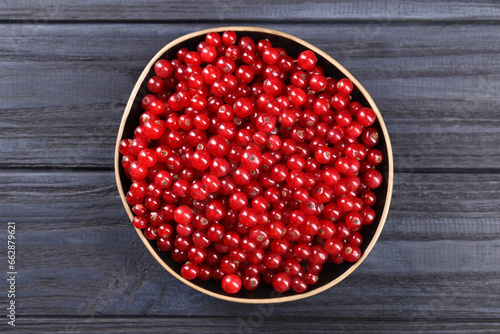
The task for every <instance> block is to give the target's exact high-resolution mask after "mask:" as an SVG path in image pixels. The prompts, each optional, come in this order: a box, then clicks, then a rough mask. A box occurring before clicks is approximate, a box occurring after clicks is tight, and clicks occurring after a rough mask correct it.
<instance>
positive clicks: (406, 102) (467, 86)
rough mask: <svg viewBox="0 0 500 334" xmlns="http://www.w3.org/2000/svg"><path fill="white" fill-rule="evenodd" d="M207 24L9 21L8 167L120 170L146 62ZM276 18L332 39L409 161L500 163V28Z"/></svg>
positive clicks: (2, 122)
mask: <svg viewBox="0 0 500 334" xmlns="http://www.w3.org/2000/svg"><path fill="white" fill-rule="evenodd" d="M207 26H210V25H161V26H159V25H142V24H140V25H122V24H117V25H102V24H89V25H79V26H74V25H66V24H57V25H50V24H48V25H40V26H31V25H17V24H10V25H9V24H7V25H5V24H4V25H0V29H1V30H2V32H3V34H2V36H0V55H1V56H2V58H1V61H0V68H2V76H1V77H0V90H1V91H2V92H3V93H4V94H3V95H2V96H1V97H0V112H1V114H2V118H1V119H0V154H1V156H2V160H1V161H0V167H3V168H5V167H14V166H16V167H23V166H31V167H50V168H53V167H55V166H57V167H61V166H65V167H89V168H111V166H112V159H113V151H114V142H115V134H116V132H117V129H118V125H119V122H120V118H121V113H122V111H123V109H124V105H125V103H126V101H127V99H128V95H129V94H130V91H131V89H132V87H133V86H134V84H135V80H136V78H137V77H138V75H139V73H140V72H141V70H142V68H143V66H145V64H146V63H147V61H148V60H149V59H150V57H152V56H153V55H154V54H155V53H156V52H157V50H158V49H160V48H161V47H162V46H163V45H165V44H166V43H167V42H169V41H170V40H172V39H174V38H176V37H179V36H181V35H183V34H184V33H187V32H191V31H195V30H198V29H202V28H206V27H207ZM269 27H271V28H275V29H278V30H284V31H287V32H289V33H291V34H295V35H297V36H299V37H302V38H304V39H305V40H308V41H310V42H311V43H313V44H315V45H316V46H318V47H320V48H322V49H324V50H325V51H326V52H327V53H329V54H331V55H333V56H334V57H335V58H337V59H338V60H339V61H340V62H341V63H342V64H344V65H345V66H346V67H347V68H348V69H350V70H351V72H352V73H353V74H354V75H355V76H356V77H357V78H358V79H359V80H360V81H361V82H362V83H363V84H364V85H365V87H366V88H367V89H368V91H369V92H371V95H372V97H373V98H374V100H375V101H376V103H377V104H378V106H379V108H380V110H381V111H382V113H383V115H384V119H385V121H386V124H387V126H388V129H389V132H390V135H391V138H392V143H393V146H394V154H395V166H396V168H397V169H399V170H422V169H448V168H458V169H467V168H469V169H473V170H475V169H477V168H480V169H497V168H498V161H497V158H496V157H497V156H498V154H499V153H500V151H499V150H500V149H499V147H498V145H496V143H497V142H498V141H500V130H499V129H500V119H499V118H498V117H497V106H498V103H499V102H500V97H499V96H498V94H497V93H496V92H497V91H499V90H500V61H499V58H498V57H497V56H496V55H498V54H499V53H500V46H499V44H498V43H496V41H498V39H499V38H500V30H499V29H497V27H496V26H493V25H460V26H443V25H408V24H382V25H378V26H375V27H372V28H373V29H368V28H369V27H370V26H369V25H363V24H353V25H351V24H349V25H348V24H328V25H320V26H318V25H307V24H305V25H293V26H291V25H283V24H276V25H269ZM318 27H321V31H322V33H321V34H319V33H318V30H317V29H318ZM366 29H368V30H366ZM346 41H351V42H352V43H350V44H349V43H346ZM478 134H481V135H478Z"/></svg>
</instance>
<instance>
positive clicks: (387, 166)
mask: <svg viewBox="0 0 500 334" xmlns="http://www.w3.org/2000/svg"><path fill="white" fill-rule="evenodd" d="M227 30H232V31H234V32H236V33H237V35H238V37H241V36H244V35H246V36H250V37H251V38H253V39H254V40H255V41H257V40H260V39H269V40H270V41H271V42H272V43H273V46H275V47H281V48H283V49H285V50H286V51H287V52H288V54H289V55H290V56H292V57H294V58H295V57H297V56H298V55H299V53H300V52H302V51H304V50H306V49H309V50H312V51H313V52H314V53H315V54H316V57H317V64H318V65H320V66H322V67H323V69H324V70H325V75H326V76H332V77H335V78H342V77H346V78H349V79H350V80H351V81H352V82H353V84H354V90H353V92H352V94H351V96H352V99H353V101H358V102H360V103H361V104H362V105H363V106H364V107H369V108H372V109H373V110H374V111H375V113H376V116H377V120H376V122H375V124H374V125H373V127H375V128H376V129H377V130H378V132H379V136H380V137H379V144H378V146H377V148H378V149H380V150H381V151H382V152H383V154H384V157H385V158H384V161H383V163H382V164H380V165H379V166H377V169H378V170H379V171H380V172H381V173H382V175H383V176H384V181H383V183H382V185H381V186H380V187H379V188H377V189H375V193H376V195H377V203H376V205H375V206H374V207H373V208H374V209H375V211H376V213H377V218H376V220H375V222H374V223H372V224H371V225H367V226H364V227H363V229H362V235H363V239H364V242H363V244H362V246H361V250H362V252H363V253H362V255H361V257H360V258H359V260H358V261H357V262H354V263H348V262H344V263H342V264H341V265H334V264H332V263H325V264H324V266H323V271H322V272H321V274H320V275H319V281H318V283H317V284H316V285H314V286H309V288H308V290H306V291H305V292H303V293H300V294H299V293H295V292H293V291H292V290H289V291H287V292H285V293H277V292H276V291H274V290H273V289H272V287H271V286H268V285H265V284H261V286H260V287H259V288H258V289H257V290H255V291H247V290H245V289H244V288H242V289H241V291H239V292H238V293H236V294H232V295H231V294H227V293H226V292H224V291H223V290H222V288H221V285H220V283H218V282H216V281H215V280H213V279H211V280H209V281H202V280H199V279H195V280H186V279H185V278H183V277H182V275H181V264H178V263H176V262H174V261H173V260H172V259H171V258H170V255H169V254H168V253H164V252H161V251H159V250H158V248H157V246H156V243H155V242H154V241H150V240H148V239H146V238H145V237H144V235H143V232H142V231H141V230H139V229H136V232H137V234H138V235H139V238H140V239H141V240H142V242H143V243H144V245H145V246H146V248H147V249H148V251H149V252H150V253H151V255H152V256H153V257H154V258H155V259H156V260H157V261H158V263H159V264H160V265H161V266H162V267H163V268H165V269H166V270H167V271H168V272H169V273H170V274H171V275H172V276H174V277H175V278H177V279H178V280H180V281H181V282H183V283H184V284H186V285H188V286H190V287H192V288H194V289H196V290H198V291H200V292H202V293H204V294H207V295H209V296H212V297H215V298H219V299H223V300H226V301H231V302H238V303H253V304H259V303H278V302H286V301H293V300H298V299H302V298H306V297H310V296H313V295H316V294H318V293H320V292H322V291H325V290H327V289H329V288H331V287H333V286H334V285H336V284H338V283H339V282H341V281H342V280H343V279H345V278H346V277H347V276H349V275H350V274H351V273H352V272H353V271H354V270H355V269H356V268H358V267H359V266H360V265H361V263H362V262H363V261H364V260H365V259H366V257H367V256H368V255H369V254H370V251H371V250H372V249H373V247H374V245H375V243H376V242H377V239H378V238H379V236H380V234H381V232H382V229H383V227H384V223H385V221H386V218H387V215H388V211H389V206H390V201H391V196H392V186H393V174H394V171H393V157H392V148H391V143H390V140H389V134H388V132H387V128H386V126H385V123H384V120H383V118H382V115H381V113H380V111H379V110H378V108H377V106H376V105H375V102H374V101H373V99H372V98H371V96H370V95H369V94H368V92H367V91H366V89H365V88H364V87H363V86H362V85H361V84H360V83H359V81H358V80H356V78H354V76H353V75H352V74H351V73H349V72H348V71H347V70H346V69H345V68H344V67H343V66H342V65H340V64H339V63H338V62H337V61H336V60H334V59H333V58H332V57H330V56H329V55H328V54H326V53H325V52H323V51H322V50H320V49H318V48H317V47H315V46H313V45H311V44H309V43H308V42H306V41H303V40H301V39H299V38H297V37H295V36H292V35H289V34H286V33H283V32H280V31H276V30H271V29H265V28H256V27H240V26H234V27H220V28H212V29H207V30H202V31H197V32H193V33H190V34H187V35H185V36H182V37H179V38H177V39H176V40H174V41H172V42H170V43H169V44H167V45H166V46H165V47H163V48H162V49H161V50H160V51H159V52H158V53H157V54H156V55H155V56H154V57H153V58H152V59H151V61H150V62H149V63H148V64H147V66H146V67H145V69H144V70H143V72H142V73H141V75H140V77H139V79H138V80H137V83H136V85H135V87H134V88H133V90H132V93H131V95H130V98H129V100H128V103H127V105H126V108H125V111H124V113H123V118H122V121H121V124H120V127H119V131H118V136H117V142H116V149H115V161H114V167H115V177H116V183H117V187H118V192H119V194H120V197H121V200H122V202H123V205H124V207H125V210H126V212H127V214H128V216H129V218H130V220H132V219H133V217H134V214H133V212H132V210H131V207H130V205H129V204H128V203H127V201H126V197H125V194H126V192H127V190H128V188H129V187H130V185H131V181H130V180H129V179H128V178H126V177H125V175H124V171H123V168H122V166H121V163H120V161H121V157H120V153H119V143H120V141H121V140H122V139H124V138H132V136H133V131H134V129H135V127H136V126H137V125H138V124H139V115H140V114H141V113H142V109H141V99H142V97H143V96H144V95H145V94H146V93H147V89H146V83H147V80H148V78H149V77H150V76H151V75H154V72H153V66H154V64H155V62H156V61H157V60H158V59H161V58H164V59H174V58H175V57H176V52H177V50H178V49H179V48H182V47H186V48H188V49H190V50H195V49H196V46H197V45H198V43H199V42H201V41H202V40H204V37H205V35H206V34H207V33H208V32H211V31H215V32H219V33H222V32H224V31H227ZM131 226H132V225H131Z"/></svg>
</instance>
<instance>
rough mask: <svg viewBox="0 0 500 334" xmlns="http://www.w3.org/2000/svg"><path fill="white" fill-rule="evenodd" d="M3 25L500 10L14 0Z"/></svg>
mask: <svg viewBox="0 0 500 334" xmlns="http://www.w3.org/2000/svg"><path fill="white" fill-rule="evenodd" d="M0 9H1V10H0V13H1V15H0V19H1V20H3V21H13V20H16V21H22V22H26V23H33V24H41V23H47V22H52V21H58V20H63V21H68V20H70V21H89V20H106V21H131V22H136V21H162V22H163V21H166V22H172V21H174V22H178V21H194V22H196V21H208V20H217V21H219V20H235V21H241V20H251V21H255V22H268V21H269V20H272V21H293V22H301V21H313V22H317V21H323V22H325V21H326V22H337V21H338V20H347V21H349V22H352V21H367V20H371V21H374V20H380V21H387V20H416V21H436V22H443V21H484V20H487V21H497V22H498V18H499V14H500V7H499V5H498V4H497V3H493V2H488V1H480V0H475V1H464V0H456V1H433V2H426V1H421V0H412V1H400V0H393V1H389V0H383V1H378V2H377V3H376V4H375V3H373V2H371V1H367V0H362V1H348V0H342V1H335V2H330V1H327V0H314V1H309V2H301V1H297V0H294V1H286V2H269V1H252V2H246V1H242V0H236V1H229V0H217V1H211V2H208V3H206V2H203V3H201V2H200V1H195V0H188V1H178V0H175V1H168V2H167V3H166V2H163V1H157V0H148V1H143V2H141V4H138V3H137V2H134V1H132V0H122V1H120V3H119V5H117V3H116V1H110V0H105V1H96V0H85V1H79V2H77V3H65V4H61V3H60V2H57V1H53V0H37V1H31V2H30V5H29V6H26V5H25V4H24V3H22V2H19V1H14V0H9V1H4V2H2V4H1V7H0Z"/></svg>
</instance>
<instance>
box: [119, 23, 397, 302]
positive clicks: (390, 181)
mask: <svg viewBox="0 0 500 334" xmlns="http://www.w3.org/2000/svg"><path fill="white" fill-rule="evenodd" d="M227 30H232V31H235V32H260V33H266V34H270V35H275V36H278V37H283V38H286V39H289V40H292V41H293V42H296V43H298V44H301V45H302V46H304V47H305V48H307V49H309V50H312V51H314V52H315V53H316V54H319V55H321V56H322V57H323V58H324V59H325V60H326V61H328V62H329V63H331V64H332V65H334V66H335V67H336V68H337V69H338V70H339V71H340V72H342V73H343V74H344V75H345V77H347V78H349V79H350V80H351V81H352V83H353V84H354V85H355V86H356V88H357V89H358V90H359V91H360V93H361V94H362V95H363V97H364V98H365V99H366V101H367V102H368V104H369V105H370V107H371V108H372V109H373V111H374V112H375V114H376V116H377V120H378V122H379V125H380V128H381V130H382V133H383V136H384V139H385V143H386V150H387V156H386V157H385V158H386V159H387V164H388V166H387V167H388V179H387V194H386V198H385V203H384V208H383V210H382V215H381V216H380V222H379V225H378V227H377V229H376V231H375V233H374V235H373V238H372V240H371V241H370V243H369V244H368V245H367V247H366V250H365V251H364V252H363V254H362V255H361V257H360V258H359V259H358V261H356V262H355V263H354V264H353V265H352V266H351V267H350V268H349V269H348V270H347V271H345V272H344V273H343V274H342V275H340V276H339V277H337V278H336V279H334V280H332V281H331V282H329V283H327V284H325V285H324V286H321V287H319V288H316V289H313V290H311V291H308V292H304V293H299V294H294V295H291V296H282V297H280V296H275V297H272V296H270V297H269V298H262V299H255V298H241V297H234V296H230V295H223V294H219V293H216V292H213V291H210V290H207V289H205V288H203V287H200V286H198V285H196V284H194V283H192V282H191V281H189V280H187V279H185V278H184V277H182V275H180V274H178V273H177V272H176V271H175V270H173V269H172V268H171V267H169V266H168V265H167V264H166V263H165V262H164V261H163V260H162V259H161V257H160V256H159V255H158V254H157V253H156V251H155V250H154V249H153V247H152V246H151V244H150V243H149V241H148V239H146V237H145V236H144V234H143V232H142V230H140V229H138V228H135V227H134V228H135V230H136V232H137V234H138V235H139V237H140V239H141V240H142V242H143V243H144V245H145V246H146V248H147V249H148V251H149V252H150V253H151V254H152V255H153V257H154V258H155V259H156V261H158V263H159V264H160V265H161V266H162V267H163V268H164V269H165V270H167V271H168V272H169V273H170V274H171V275H172V276H174V277H175V278H177V279H178V280H180V281H181V282H183V283H184V284H186V285H188V286H190V287H191V288H193V289H195V290H197V291H199V292H202V293H204V294H207V295H209V296H211V297H214V298H218V299H222V300H225V301H230V302H237V303H244V304H269V303H282V302H288V301H294V300H299V299H303V298H307V297H311V296H314V295H316V294H319V293H321V292H323V291H325V290H328V289H330V288H331V287H333V286H334V285H336V284H338V283H339V282H341V281H342V280H344V279H345V278H346V277H347V276H349V275H350V274H351V273H352V272H353V271H354V270H356V269H357V268H358V267H359V266H360V265H361V263H362V262H363V261H364V260H365V259H366V257H367V256H368V254H369V253H370V252H371V250H372V249H373V247H374V246H375V243H376V242H377V240H378V238H379V236H380V234H381V232H382V230H383V228H384V225H385V222H386V219H387V216H388V213H389V207H390V204H391V199H392V190H393V182H394V165H393V153H392V146H391V141H390V138H389V133H388V131H387V127H386V125H385V122H384V120H383V118H382V115H381V113H380V111H379V109H378V108H377V106H376V104H375V102H374V101H373V99H372V97H371V96H370V94H369V93H368V91H367V90H366V89H365V88H364V87H363V85H361V83H360V82H359V81H358V80H357V79H356V78H355V77H354V76H353V75H352V74H351V73H350V72H349V71H348V70H347V69H346V68H345V67H344V66H342V65H341V64H340V63H339V62H337V61H336V60H335V59H333V58H332V57H331V56H330V55H328V54H327V53H325V52H324V51H322V50H321V49H319V48H317V47H316V46H314V45H312V44H310V43H309V42H306V41H304V40H302V39H300V38H298V37H296V36H293V35H290V34H287V33H284V32H281V31H278V30H274V29H268V28H261V27H252V26H226V27H216V28H209V29H204V30H199V31H195V32H192V33H188V34H186V35H183V36H181V37H178V38H176V39H175V40H173V41H171V42H170V43H168V44H167V45H165V46H164V47H163V48H161V49H160V51H158V52H157V53H156V55H155V56H154V57H153V58H152V59H151V60H150V61H149V63H148V64H147V66H146V67H145V68H144V70H143V71H142V73H141V75H140V76H139V78H138V80H137V82H136V84H135V86H134V88H133V90H132V93H131V94H130V97H129V99H128V102H127V105H126V107H125V111H124V113H123V116H122V119H121V122H120V127H119V130H118V135H117V139H116V145H115V159H114V171H115V179H116V185H117V187H118V192H119V194H120V198H121V200H122V204H123V206H124V207H125V210H126V212H127V215H128V216H129V219H130V220H131V221H132V220H133V218H134V214H133V213H132V210H131V209H130V206H129V204H128V203H127V200H126V196H125V193H124V191H123V186H122V183H121V178H120V152H119V146H120V141H121V140H122V137H123V133H124V130H125V124H126V121H127V119H128V116H129V114H130V111H131V109H132V105H133V103H134V100H135V98H136V96H137V94H138V92H139V89H140V87H141V85H142V83H143V81H144V79H145V78H146V77H147V76H148V74H149V72H150V70H151V68H152V67H153V65H154V64H155V63H156V61H157V60H158V59H160V58H161V56H162V55H163V54H164V53H165V52H166V51H167V50H169V49H171V48H174V47H176V46H177V45H178V44H179V43H181V42H184V41H186V40H189V39H191V38H194V37H199V36H200V35H204V34H207V33H209V32H218V33H221V32H224V31H227Z"/></svg>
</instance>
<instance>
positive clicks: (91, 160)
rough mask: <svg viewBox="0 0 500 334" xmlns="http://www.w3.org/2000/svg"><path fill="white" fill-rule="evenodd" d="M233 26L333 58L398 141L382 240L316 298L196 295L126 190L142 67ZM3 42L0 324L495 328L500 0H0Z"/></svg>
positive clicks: (36, 327)
mask: <svg viewBox="0 0 500 334" xmlns="http://www.w3.org/2000/svg"><path fill="white" fill-rule="evenodd" d="M227 25H252V26H262V27H268V28H273V29H277V30H281V31H284V32H288V33H291V34H294V35H296V36H298V37H300V38H303V39H305V40H307V41H309V42H311V43H312V44H314V45H316V46H317V47H319V48H321V49H323V50H325V51H326V52H327V53H329V54H330V55H332V56H333V57H334V58H336V59H337V60H338V61H339V62H340V63H341V64H343V65H344V66H345V67H347V68H348V69H349V70H350V71H351V73H353V75H354V76H356V77H357V78H358V79H359V80H360V81H361V83H362V84H363V85H364V86H365V87H366V88H367V90H368V91H369V92H370V93H371V95H372V97H373V98H374V100H375V101H376V103H377V105H378V107H379V109H380V110H381V112H382V114H383V116H384V119H385V121H386V124H387V127H388V129H389V133H390V135H391V139H392V144H393V149H394V160H395V167H396V173H395V185H394V196H393V202H392V206H391V211H390V213H389V218H388V220H387V222H386V225H385V229H384V231H383V233H382V236H381V238H380V240H379V242H378V243H377V245H376V246H375V248H374V249H373V251H372V253H371V254H370V256H369V257H368V258H367V260H366V261H365V262H364V263H363V264H362V266H360V268H358V269H357V270H356V271H355V272H354V273H353V274H352V275H351V276H350V277H349V278H348V279H346V280H345V281H343V282H341V283H340V284H338V285H337V286H335V287H333V288H332V289H330V290H328V291H326V292H324V293H321V294H319V295H316V296H314V297H311V298H308V299H305V300H300V301H296V302H289V303H285V304H276V305H261V306H256V305H239V304H233V303H229V302H224V301H221V300H217V299H213V298H211V297H208V296H205V295H203V294H201V293H199V292H197V291H195V290H193V289H191V288H189V287H187V286H184V285H183V284H181V283H180V282H179V281H177V280H176V279H175V278H173V277H172V276H170V275H169V274H168V273H167V272H166V271H164V269H163V268H162V267H161V266H160V265H159V264H158V263H157V262H156V261H155V260H154V259H153V258H152V256H151V255H150V254H149V253H148V252H147V250H146V249H145V248H144V246H143V245H142V243H141V242H140V240H139V238H138V237H137V235H136V233H135V231H134V230H133V229H132V227H131V224H130V222H129V220H128V217H127V216H126V214H125V210H124V209H123V206H122V204H121V202H120V199H119V196H118V192H117V189H116V186H115V180H114V173H113V153H114V145H115V137H116V133H117V131H118V126H119V123H120V119H121V115H122V112H123V110H124V106H125V103H126V101H127V99H128V97H129V94H130V92H131V90H132V87H133V86H134V84H135V81H136V79H137V77H138V76H139V74H140V73H141V71H142V69H143V68H144V66H145V65H146V64H147V62H148V61H149V59H150V58H151V57H152V56H153V55H154V54H155V53H156V52H157V51H158V50H159V49H160V48H161V47H163V46H164V45H165V44H167V43H168V42H169V41H171V40H173V39H175V38H177V37H179V36H181V35H183V34H185V33H189V32H193V31H196V30H200V29H205V28H210V27H216V26H227ZM0 31H1V34H0V110H1V111H0V113H1V117H0V217H1V228H0V235H1V244H2V246H1V248H2V255H1V258H2V265H1V266H0V267H1V268H2V269H1V271H2V275H1V276H2V277H4V278H3V279H2V281H3V282H4V283H2V284H0V296H2V297H1V300H2V301H1V309H2V310H3V311H2V312H1V314H0V316H1V318H3V320H2V321H1V323H0V332H8V331H9V330H16V331H17V332H22V333H84V332H88V333H115V332H116V333H122V332H123V333H177V332H179V333H180V332H182V333H219V332H238V333H257V332H263V331H266V332H268V333H294V332H296V333H312V332H315V333H316V332H318V333H319V332H330V333H341V332H356V333H406V332H432V333H498V332H499V331H500V275H499V274H500V168H499V163H500V149H499V142H500V94H499V93H500V5H499V4H498V3H497V2H493V1H450V2H445V1H433V2H423V1H397V0H392V1H389V0H386V1H379V2H377V4H375V3H374V2H371V1H347V0H342V1H337V2H335V3H330V2H329V1H326V0H314V1H310V2H301V1H296V0H288V1H282V2H272V1H260V0H257V1H253V2H247V1H241V0H233V1H230V0H218V1H212V2H210V1H194V0H184V1H169V2H166V1H152V0H148V1H141V2H135V1H132V0H122V1H111V0H104V1H97V0H81V1H76V2H71V4H64V5H63V4H60V3H59V2H58V1H51V0H36V1H35V0H34V1H29V2H27V1H14V0H5V1H2V2H1V3H0ZM8 222H13V223H15V226H16V251H17V252H16V265H15V270H16V272H17V275H15V276H16V282H15V283H16V285H15V289H16V291H15V302H16V304H15V306H16V322H15V324H16V326H15V328H12V327H11V326H9V325H8V324H7V321H8V320H9V319H8V318H7V317H6V315H7V314H8V312H9V311H8V310H6V308H7V307H8V305H9V304H8V303H9V301H10V300H12V299H11V298H8V297H7V292H8V290H9V284H8V283H6V279H7V278H9V275H8V274H7V272H8V271H9V269H8V264H7V233H8V229H7V226H8V225H7V223H8Z"/></svg>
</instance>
